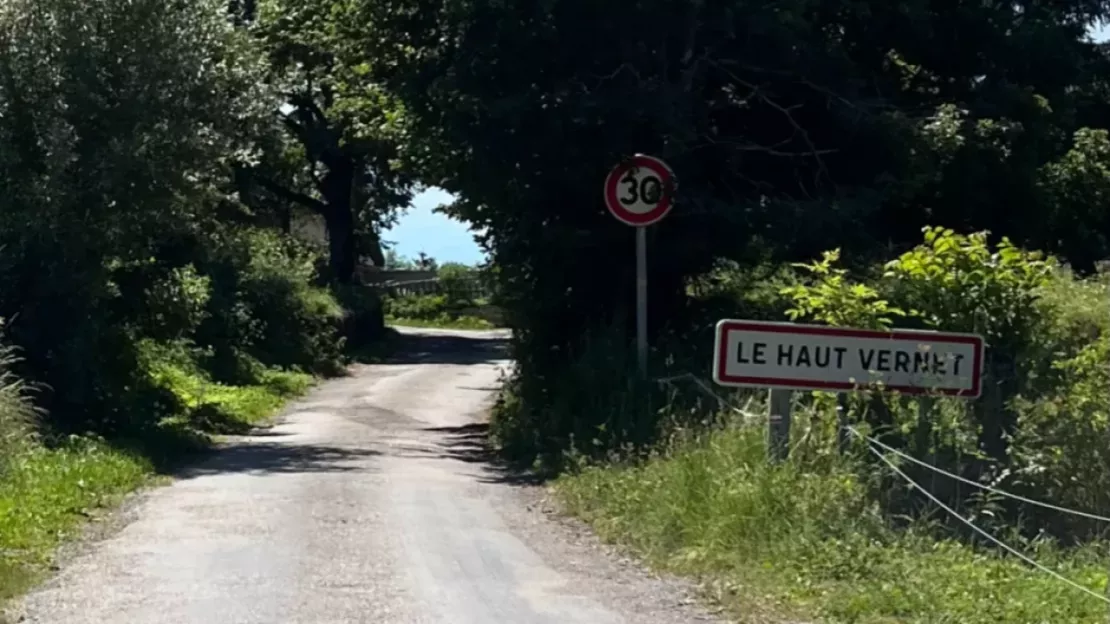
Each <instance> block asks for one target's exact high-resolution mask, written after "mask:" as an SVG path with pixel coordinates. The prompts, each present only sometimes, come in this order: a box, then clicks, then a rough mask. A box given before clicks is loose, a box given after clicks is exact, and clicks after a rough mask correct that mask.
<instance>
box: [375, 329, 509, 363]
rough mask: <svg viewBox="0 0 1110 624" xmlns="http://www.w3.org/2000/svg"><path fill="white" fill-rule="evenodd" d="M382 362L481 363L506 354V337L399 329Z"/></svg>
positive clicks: (504, 356)
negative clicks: (390, 349) (400, 330)
mask: <svg viewBox="0 0 1110 624" xmlns="http://www.w3.org/2000/svg"><path fill="white" fill-rule="evenodd" d="M395 340H396V349H395V350H394V352H393V353H392V354H390V355H388V356H386V357H385V358H384V359H383V361H382V363H383V364H387V365H388V364H483V363H487V362H493V361H496V360H504V359H508V357H509V341H508V339H506V338H499V337H486V336H481V335H478V336H460V335H444V334H416V333H403V334H399V335H398V336H397V338H396V339H395Z"/></svg>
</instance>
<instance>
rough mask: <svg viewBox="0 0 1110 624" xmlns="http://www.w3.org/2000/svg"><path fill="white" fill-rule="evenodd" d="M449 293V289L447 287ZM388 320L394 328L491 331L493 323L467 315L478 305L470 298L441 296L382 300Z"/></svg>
mask: <svg viewBox="0 0 1110 624" xmlns="http://www.w3.org/2000/svg"><path fill="white" fill-rule="evenodd" d="M444 289H445V290H447V287H446V286H445V287H444ZM383 305H384V309H385V318H386V319H387V320H388V321H389V322H390V323H393V324H395V325H408V326H413V327H444V328H455V329H491V328H493V327H494V325H493V324H492V323H490V322H489V321H487V320H485V319H484V318H481V317H478V316H474V315H473V314H470V313H468V310H469V309H472V308H473V307H474V306H475V305H477V304H476V302H474V301H473V300H471V299H470V298H468V297H457V296H456V297H452V296H451V295H449V294H442V295H403V296H400V297H387V298H386V299H385V300H384V301H383Z"/></svg>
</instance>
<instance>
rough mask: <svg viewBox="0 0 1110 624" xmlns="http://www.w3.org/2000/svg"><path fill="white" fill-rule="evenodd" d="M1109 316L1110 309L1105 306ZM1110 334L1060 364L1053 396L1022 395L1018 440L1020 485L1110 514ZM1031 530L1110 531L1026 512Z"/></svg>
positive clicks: (1015, 451)
mask: <svg viewBox="0 0 1110 624" xmlns="http://www.w3.org/2000/svg"><path fill="white" fill-rule="evenodd" d="M1103 310H1104V314H1105V313H1106V312H1110V306H1107V305H1104V307H1103ZM1108 361H1110V333H1103V334H1101V335H1100V336H1099V337H1098V338H1097V340H1096V341H1095V342H1093V343H1091V344H1088V345H1086V346H1085V347H1083V348H1082V349H1080V350H1079V352H1078V353H1077V354H1076V355H1075V356H1073V357H1069V358H1065V359H1060V360H1057V361H1055V362H1054V363H1053V365H1052V366H1053V368H1054V369H1055V370H1056V372H1058V373H1059V378H1058V380H1057V383H1056V384H1054V385H1055V387H1054V388H1053V389H1052V390H1051V391H1050V392H1048V393H1047V394H1046V395H1042V396H1035V397H1029V398H1026V397H1019V398H1018V399H1017V401H1016V403H1017V410H1018V413H1019V414H1020V417H1019V419H1018V426H1017V428H1016V433H1015V435H1014V440H1013V445H1012V448H1013V453H1012V454H1013V464H1014V473H1015V474H1014V476H1013V478H1012V479H1011V480H1010V484H1011V487H1018V488H1021V489H1022V490H1024V491H1026V492H1029V493H1030V494H1033V495H1035V496H1037V497H1039V498H1042V499H1046V500H1050V501H1053V502H1055V503H1056V504H1058V505H1061V506H1063V507H1066V508H1069V509H1080V510H1087V511H1094V512H1095V513H1100V514H1106V513H1107V512H1110V451H1108V450H1107V448H1106V445H1105V444H1103V443H1102V441H1103V440H1105V439H1106V436H1108V435H1110V401H1108V400H1107V397H1108V396H1110V370H1108V367H1107V362H1108ZM1026 513H1027V514H1028V517H1027V518H1026V522H1027V524H1028V525H1030V526H1049V527H1051V530H1052V532H1053V533H1055V534H1057V535H1065V536H1087V535H1099V534H1102V533H1103V532H1104V530H1105V527H1102V526H1099V525H1098V524H1097V523H1092V522H1091V521H1090V520H1087V519H1084V518H1077V517H1074V516H1067V515H1061V514H1049V513H1044V512H1043V510H1036V509H1034V510H1026Z"/></svg>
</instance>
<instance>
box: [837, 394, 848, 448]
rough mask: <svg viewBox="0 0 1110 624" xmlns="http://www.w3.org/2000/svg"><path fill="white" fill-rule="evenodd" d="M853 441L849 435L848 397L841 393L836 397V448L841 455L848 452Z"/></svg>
mask: <svg viewBox="0 0 1110 624" xmlns="http://www.w3.org/2000/svg"><path fill="white" fill-rule="evenodd" d="M851 441H852V438H851V436H850V435H849V434H848V395H847V394H845V393H843V392H839V393H837V395H836V442H837V445H836V446H837V449H839V451H840V454H841V455H844V454H845V453H847V452H848V445H849V443H851Z"/></svg>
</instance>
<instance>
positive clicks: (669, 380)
mask: <svg viewBox="0 0 1110 624" xmlns="http://www.w3.org/2000/svg"><path fill="white" fill-rule="evenodd" d="M687 379H688V380H691V381H693V382H694V385H696V386H697V387H698V389H699V390H701V391H702V392H704V393H705V394H706V395H708V396H709V397H710V398H712V399H715V400H716V401H717V403H718V404H719V405H720V406H721V407H724V408H728V409H730V410H732V411H733V412H736V413H737V414H739V415H740V416H743V417H744V418H748V419H758V418H760V416H759V415H758V414H753V413H751V412H748V411H746V410H742V409H740V408H739V407H736V406H735V405H733V404H732V403H731V402H729V401H728V400H727V399H725V398H724V397H722V396H721V395H719V394H717V393H716V392H714V391H713V388H712V387H710V386H709V384H707V383H705V381H704V380H702V379H701V378H700V377H698V376H697V375H694V374H693V373H682V374H681V375H674V376H671V377H660V378H658V379H656V380H655V381H656V383H665V384H668V385H673V384H674V382H676V381H685V380H687Z"/></svg>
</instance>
